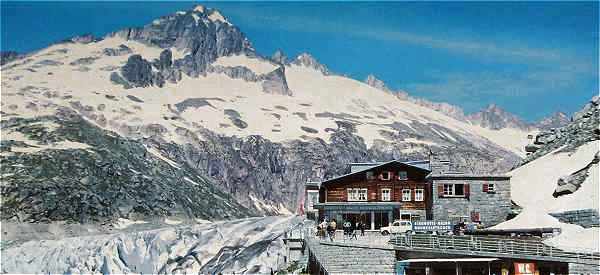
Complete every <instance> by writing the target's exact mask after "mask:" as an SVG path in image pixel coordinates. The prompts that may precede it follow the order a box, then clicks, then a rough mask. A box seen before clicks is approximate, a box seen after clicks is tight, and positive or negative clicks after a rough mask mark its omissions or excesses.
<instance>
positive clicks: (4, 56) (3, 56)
mask: <svg viewBox="0 0 600 275" xmlns="http://www.w3.org/2000/svg"><path fill="white" fill-rule="evenodd" d="M23 56H24V55H22V54H19V53H18V52H15V51H4V52H0V66H1V65H4V64H6V63H8V62H11V61H14V60H17V59H21V58H23Z"/></svg>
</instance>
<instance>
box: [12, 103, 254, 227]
mask: <svg viewBox="0 0 600 275" xmlns="http://www.w3.org/2000/svg"><path fill="white" fill-rule="evenodd" d="M2 133H3V139H2V142H1V144H0V154H1V156H2V157H1V158H0V164H1V168H0V171H1V174H2V183H3V184H2V187H1V188H0V190H1V194H2V198H3V203H2V219H3V220H15V221H20V222H49V221H53V220H60V221H70V222H80V223H88V222H105V221H115V220H117V219H118V218H121V217H124V218H147V217H156V216H183V217H187V218H202V219H215V218H227V217H246V216H249V215H250V214H251V212H250V211H249V210H247V209H245V208H244V207H243V206H241V205H240V204H238V203H237V202H236V201H235V200H234V199H233V198H232V197H231V196H230V195H228V194H226V193H223V192H221V191H220V190H218V189H217V188H215V187H214V186H213V184H212V183H210V182H209V180H207V179H205V178H204V177H203V176H202V175H199V174H198V173H196V172H195V170H193V169H191V168H190V167H189V166H187V165H185V163H181V164H178V163H176V162H174V161H172V160H169V159H167V158H165V157H163V156H162V155H161V153H160V151H159V149H156V148H152V147H145V146H144V145H143V144H141V143H140V142H137V141H134V140H130V139H127V138H123V137H119V136H116V135H114V134H112V133H110V132H107V131H104V130H102V129H99V128H98V127H96V126H93V125H90V124H89V123H88V122H86V121H85V120H83V119H82V118H81V117H80V116H79V115H77V114H76V113H74V112H72V111H70V110H60V111H59V112H58V113H57V114H56V115H55V116H43V117H36V118H30V119H25V118H11V119H8V120H3V121H2Z"/></svg>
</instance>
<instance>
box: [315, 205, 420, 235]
mask: <svg viewBox="0 0 600 275" xmlns="http://www.w3.org/2000/svg"><path fill="white" fill-rule="evenodd" d="M315 208H316V209H318V215H315V217H318V219H317V220H318V221H322V220H324V219H325V220H328V221H330V220H333V219H335V220H336V222H337V226H338V229H342V226H343V223H344V222H350V223H351V224H352V225H353V226H355V227H356V226H357V224H359V223H362V224H363V225H365V226H366V228H365V229H366V230H379V229H380V228H381V227H385V226H389V225H390V224H391V223H392V222H394V221H395V220H400V219H401V220H412V221H415V220H425V218H426V211H425V210H424V209H423V210H421V209H403V208H402V205H401V203H396V202H390V203H380V202H379V203H355V204H353V203H343V204H342V203H320V204H316V205H315Z"/></svg>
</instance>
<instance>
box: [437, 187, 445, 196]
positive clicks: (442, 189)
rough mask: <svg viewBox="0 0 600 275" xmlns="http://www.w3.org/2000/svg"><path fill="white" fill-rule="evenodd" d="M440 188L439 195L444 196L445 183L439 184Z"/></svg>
mask: <svg viewBox="0 0 600 275" xmlns="http://www.w3.org/2000/svg"><path fill="white" fill-rule="evenodd" d="M437 187H438V188H437V189H438V190H437V191H438V197H440V198H441V197H443V196H444V185H443V184H438V186H437Z"/></svg>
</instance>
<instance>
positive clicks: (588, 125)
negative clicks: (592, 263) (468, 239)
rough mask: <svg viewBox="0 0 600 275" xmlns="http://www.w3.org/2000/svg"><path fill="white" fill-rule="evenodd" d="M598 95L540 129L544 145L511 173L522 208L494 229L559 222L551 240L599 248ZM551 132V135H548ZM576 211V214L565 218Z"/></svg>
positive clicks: (566, 245) (563, 244)
mask: <svg viewBox="0 0 600 275" xmlns="http://www.w3.org/2000/svg"><path fill="white" fill-rule="evenodd" d="M598 125H600V99H599V98H598V97H594V98H593V99H592V101H591V102H589V103H588V104H587V105H586V106H585V107H584V108H583V109H582V110H581V111H580V112H578V115H577V116H575V117H574V121H573V122H571V123H569V124H568V125H566V126H564V127H562V128H558V129H552V130H548V131H547V132H541V133H540V134H538V136H542V137H545V138H546V139H545V144H543V145H542V147H541V148H540V149H538V151H537V152H535V153H534V154H532V155H530V156H528V158H526V159H525V160H524V161H523V164H522V165H521V166H519V167H517V168H516V169H514V170H513V171H511V172H510V174H511V175H512V178H511V193H512V199H513V201H514V202H515V203H516V204H518V205H519V206H521V207H523V212H522V213H521V214H519V215H518V216H517V217H516V218H514V219H513V220H509V221H507V222H505V223H503V224H500V225H498V226H497V228H530V227H558V228H561V229H562V231H563V232H562V233H561V235H559V236H558V237H556V238H553V239H551V240H549V243H550V244H553V245H557V246H559V247H561V248H563V249H566V250H585V249H592V250H595V251H598V250H600V247H599V246H598V244H599V241H600V239H599V236H600V230H599V228H598V227H597V226H596V227H591V228H588V227H590V223H592V224H593V223H595V224H597V223H598V216H599V214H598V210H599V205H600V177H599V175H598V171H599V169H600V167H599V166H598V163H599V162H600V151H599V150H600V129H599V128H598V127H599V126H598ZM549 135H553V136H554V137H553V138H548V136H549ZM573 211H578V213H580V214H579V217H575V218H573V219H565V218H564V217H565V215H566V214H568V213H573Z"/></svg>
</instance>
